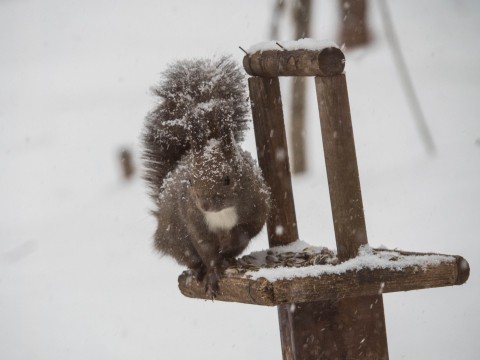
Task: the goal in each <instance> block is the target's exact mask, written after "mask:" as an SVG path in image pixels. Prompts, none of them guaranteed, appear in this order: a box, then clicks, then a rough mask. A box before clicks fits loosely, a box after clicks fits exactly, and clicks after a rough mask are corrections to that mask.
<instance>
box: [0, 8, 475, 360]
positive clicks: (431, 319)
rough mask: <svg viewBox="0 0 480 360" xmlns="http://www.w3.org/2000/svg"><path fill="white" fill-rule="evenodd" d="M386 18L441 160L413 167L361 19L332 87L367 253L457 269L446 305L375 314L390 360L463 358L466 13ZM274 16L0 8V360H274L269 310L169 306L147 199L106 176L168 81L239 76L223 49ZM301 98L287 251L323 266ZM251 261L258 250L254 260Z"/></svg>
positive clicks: (327, 231)
mask: <svg viewBox="0 0 480 360" xmlns="http://www.w3.org/2000/svg"><path fill="white" fill-rule="evenodd" d="M314 3H315V6H314V9H313V11H314V16H313V18H315V21H316V23H315V25H314V32H313V35H314V37H316V38H318V39H325V38H329V39H334V38H335V35H336V20H337V17H338V15H337V12H336V4H337V2H336V1H328V0H324V1H314ZM389 4H390V8H391V11H392V14H393V17H394V23H395V26H396V29H397V32H398V35H399V37H400V41H401V45H402V48H403V51H404V53H405V56H406V59H407V63H408V65H409V68H410V71H411V74H412V76H413V79H414V83H415V86H416V90H417V92H418V95H419V98H420V101H421V103H422V106H423V109H424V112H425V115H426V118H427V121H428V123H429V126H430V128H431V131H432V134H433V138H434V140H435V143H436V146H437V153H436V155H435V156H430V155H428V154H426V152H425V151H424V148H423V145H422V143H421V141H420V138H419V135H418V132H417V130H416V128H415V125H414V121H413V119H412V115H411V113H410V111H409V109H408V107H407V105H406V101H405V97H404V94H403V92H402V90H401V88H400V85H399V80H398V77H397V76H396V73H395V67H394V63H393V61H392V57H391V53H390V51H389V48H388V46H387V43H386V41H385V35H384V32H383V30H382V27H381V19H380V16H379V12H378V7H377V3H376V2H375V1H373V6H372V7H371V9H370V15H371V17H370V19H371V23H372V29H373V31H374V37H375V39H374V43H373V44H372V46H371V47H370V48H368V49H364V50H358V51H354V52H347V68H346V71H347V81H348V85H349V94H350V102H351V104H350V105H351V110H352V119H353V125H354V130H355V139H356V146H357V156H358V161H359V170H360V176H361V182H362V191H363V199H364V205H365V212H366V220H367V230H368V234H369V241H370V244H371V245H373V246H379V245H385V246H387V247H390V248H395V247H398V248H401V249H405V250H412V251H437V252H441V253H447V254H460V255H463V256H465V257H466V258H467V259H468V260H469V262H470V266H471V269H472V274H471V276H470V279H469V281H468V282H467V284H466V285H463V286H461V287H452V288H443V289H431V290H423V291H414V292H408V293H395V294H386V295H385V296H384V301H385V314H386V323H387V333H388V340H389V350H390V356H391V359H472V360H473V359H478V354H479V353H480V342H479V341H478V337H479V334H480V306H478V304H479V302H480V278H479V275H478V269H479V268H480V257H479V255H478V253H479V252H480V244H479V240H480V210H479V207H480V189H479V186H480V96H479V95H480V70H479V67H478V63H479V61H480V47H479V46H478V36H479V35H480V2H478V1H476V0H470V1H467V0H410V1H400V0H395V1H394V0H390V1H389ZM271 10H272V0H270V1H256V0H243V1H222V0H208V1H207V0H205V1H158V0H152V1H146V0H142V1H126V0H96V1H92V0H88V1H87V0H83V1H65V0H44V1H34V0H2V1H0V359H6V360H14V359H15V360H16V359H25V360H26V359H29V360H30V359H104V360H105V359H145V360H146V359H187V358H191V357H195V358H199V359H225V358H228V359H279V358H280V356H281V355H280V340H279V335H278V326H277V313H276V309H275V308H263V307H255V306H249V305H240V304H228V303H220V302H215V303H212V302H205V301H201V300H192V299H187V298H184V297H182V296H181V295H180V293H179V291H178V289H177V276H178V275H179V273H180V272H181V271H182V269H181V268H180V267H179V266H177V265H175V264H174V263H173V262H172V261H170V260H168V259H160V258H159V256H158V255H157V254H156V253H154V251H153V249H152V246H151V237H152V233H153V231H154V227H155V223H154V221H153V219H152V217H151V216H150V215H149V213H148V210H149V209H150V208H151V202H150V200H149V199H148V197H147V196H146V194H145V192H146V190H145V186H144V184H143V182H142V181H141V180H140V178H139V175H138V172H137V177H136V178H135V179H134V180H133V181H132V182H125V181H123V180H122V179H121V175H120V168H119V166H118V165H119V162H118V150H119V149H120V148H121V147H122V146H128V147H129V148H131V149H132V151H134V153H135V154H136V156H138V155H139V134H140V131H141V128H142V122H143V118H144V116H145V114H146V113H147V112H148V111H149V109H150V108H151V107H152V104H153V98H152V96H150V94H149V87H150V86H151V85H153V84H154V83H155V82H156V81H157V79H158V74H159V73H160V72H161V71H162V69H164V67H165V65H166V64H167V63H169V62H171V61H173V60H175V59H177V58H184V57H191V56H211V55H213V54H224V53H233V54H234V56H235V57H236V58H238V60H241V58H242V55H243V54H242V53H241V52H240V50H238V46H239V45H241V46H243V47H244V48H246V47H249V46H250V45H252V44H254V43H257V42H259V41H264V40H268V26H269V23H270V19H271ZM284 38H285V39H289V38H290V35H289V33H288V32H286V31H285V34H284ZM288 89H289V87H288V84H287V86H285V89H284V90H285V92H284V95H285V96H284V99H285V103H286V102H287V101H286V93H287V91H288ZM309 91H310V95H311V98H310V105H309V118H310V121H309V131H308V134H309V144H310V159H309V160H310V164H311V172H310V173H309V174H308V175H306V176H303V177H300V178H296V179H294V185H295V201H296V205H297V217H298V219H299V229H300V236H301V238H302V239H303V240H305V241H307V242H310V243H312V244H315V245H325V246H329V247H334V238H333V226H332V219H331V215H330V208H329V206H330V205H329V199H328V190H327V182H326V175H325V170H324V162H323V153H322V146H321V142H320V130H319V123H318V110H317V108H316V105H315V102H314V99H315V98H314V96H315V94H314V88H313V86H312V85H311V86H310V88H309ZM285 105H287V104H285ZM285 107H286V110H285V114H286V115H288V114H289V112H288V107H287V106H285ZM252 139H253V137H252V136H251V135H250V136H249V138H248V141H247V142H246V143H245V147H246V148H247V149H249V150H250V151H254V149H255V146H254V144H253V140H252ZM137 165H138V163H137ZM266 246H267V242H266V237H265V233H263V234H262V236H259V237H258V238H257V239H256V240H254V242H253V243H252V246H251V247H250V250H254V249H261V248H265V247H266Z"/></svg>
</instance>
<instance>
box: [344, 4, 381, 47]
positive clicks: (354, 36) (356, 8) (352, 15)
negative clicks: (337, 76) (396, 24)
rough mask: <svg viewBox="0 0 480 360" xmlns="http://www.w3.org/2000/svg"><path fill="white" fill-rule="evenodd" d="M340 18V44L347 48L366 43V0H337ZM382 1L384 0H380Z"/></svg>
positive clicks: (368, 36)
mask: <svg viewBox="0 0 480 360" xmlns="http://www.w3.org/2000/svg"><path fill="white" fill-rule="evenodd" d="M338 1H339V4H340V12H341V17H340V19H341V20H342V22H341V24H342V25H341V30H340V44H345V46H346V47H347V48H354V47H357V46H363V45H367V44H368V43H369V42H370V33H369V30H368V22H367V0H338ZM381 1H384V0H381Z"/></svg>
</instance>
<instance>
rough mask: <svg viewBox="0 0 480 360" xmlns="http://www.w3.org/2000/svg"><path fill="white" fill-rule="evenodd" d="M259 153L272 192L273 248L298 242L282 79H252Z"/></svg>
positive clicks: (270, 226)
mask: <svg viewBox="0 0 480 360" xmlns="http://www.w3.org/2000/svg"><path fill="white" fill-rule="evenodd" d="M248 86H249V90H250V100H251V103H252V115H253V126H254V129H255V141H256V143H257V154H258V162H259V165H260V168H261V169H262V171H263V176H264V178H265V181H266V182H267V184H268V186H270V189H271V192H272V204H271V209H270V215H269V218H268V219H267V231H268V242H269V244H270V246H271V247H272V246H279V245H287V244H289V243H291V242H293V241H296V240H297V239H298V231H297V218H296V215H295V204H294V202H293V192H292V180H291V175H290V165H289V160H288V148H287V137H286V134H285V122H284V119H283V109H282V97H281V94H280V84H279V81H278V78H264V77H251V78H250V79H248Z"/></svg>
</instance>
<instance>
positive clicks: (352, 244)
mask: <svg viewBox="0 0 480 360" xmlns="http://www.w3.org/2000/svg"><path fill="white" fill-rule="evenodd" d="M315 84H316V89H317V100H318V107H319V111H320V125H321V129H322V139H323V148H324V153H325V164H326V167H327V177H328V186H329V189H330V202H331V207H332V214H333V220H334V228H335V239H336V243H337V251H338V256H339V258H340V260H348V259H350V258H353V257H355V256H357V254H358V248H359V247H360V245H363V244H367V243H368V241H367V232H366V227H365V216H364V213H363V203H362V194H361V191H360V180H359V176H358V167H357V158H356V154H355V142H354V138H353V130H352V120H351V116H350V105H349V101H348V92H347V84H346V80H345V75H344V74H339V75H333V76H325V77H320V76H317V77H315ZM328 303H329V302H325V303H323V304H322V309H323V310H321V315H322V316H323V317H329V321H328V325H329V326H328V327H327V329H325V331H327V332H331V334H323V333H324V332H325V331H324V332H322V334H319V336H324V337H325V339H326V340H328V341H334V344H335V346H329V351H332V350H333V349H336V350H337V351H338V353H337V355H338V356H339V357H340V358H345V359H388V347H387V334H386V328H385V315H384V310H383V298H382V295H381V294H380V295H373V296H361V297H356V298H349V299H343V300H340V301H338V302H336V303H330V305H329V306H327V304H328ZM308 311H315V310H314V309H313V308H311V309H307V314H308ZM339 328H342V329H343V330H341V331H339Z"/></svg>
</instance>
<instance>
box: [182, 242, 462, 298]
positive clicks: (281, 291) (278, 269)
mask: <svg viewBox="0 0 480 360" xmlns="http://www.w3.org/2000/svg"><path fill="white" fill-rule="evenodd" d="M262 255H263V256H264V257H265V258H266V257H268V256H271V255H266V256H265V254H261V255H260V256H262ZM277 255H278V254H273V256H277ZM373 255H374V256H376V257H377V258H378V259H379V261H374V262H373V263H371V264H370V265H369V264H368V263H369V262H372V261H371V260H372V257H370V258H368V259H365V256H363V255H360V256H359V257H358V258H356V259H355V258H354V259H351V260H349V261H346V262H343V263H340V264H336V265H334V264H328V263H327V264H324V265H306V266H302V265H301V266H298V265H297V264H295V265H297V266H295V265H294V264H291V265H290V266H284V265H281V266H275V265H273V266H272V264H271V263H270V264H269V263H268V262H267V260H266V259H264V261H263V263H262V264H260V265H258V264H257V265H255V261H254V262H253V264H252V265H251V266H248V265H245V261H244V260H243V261H241V263H240V264H238V265H237V266H235V267H230V268H228V269H227V271H226V273H227V275H226V276H224V277H222V278H221V280H220V293H219V295H218V296H217V297H216V298H215V300H218V301H230V302H239V303H245V304H255V305H265V306H275V305H281V304H293V303H303V302H313V301H324V300H336V299H343V298H349V297H359V296H368V295H379V294H383V293H389V292H396V291H410V290H419V289H427V288H434V287H442V286H451V285H461V284H463V283H465V282H466V281H467V279H468V277H469V273H470V267H469V265H468V262H467V261H466V260H465V259H464V258H462V257H461V256H450V255H441V254H425V253H411V252H404V251H397V250H394V251H391V250H384V249H372V256H373ZM302 256H303V255H302V254H301V253H300V254H299V253H297V254H294V255H293V256H292V258H302ZM249 257H250V258H251V257H252V256H251V255H247V256H246V257H244V258H243V259H248V258H249ZM257 257H258V255H257ZM373 259H375V258H374V257H373ZM258 260H259V259H256V261H257V263H258ZM261 260H262V259H260V261H261ZM332 262H333V263H335V259H333V261H332ZM306 263H308V261H306ZM249 268H253V269H254V270H249ZM299 269H300V270H299ZM293 272H295V273H296V274H298V275H296V277H293V278H290V277H289V273H293ZM302 274H303V275H302ZM309 274H310V275H309ZM260 275H264V276H260ZM285 276H287V277H288V278H283V277H285ZM178 282H179V288H180V290H181V292H182V293H183V294H184V295H185V296H188V297H192V298H201V299H209V298H208V297H207V296H206V295H205V286H204V284H202V283H198V282H197V281H196V280H195V279H194V278H193V277H192V276H191V275H190V273H189V272H188V271H185V272H184V273H183V274H181V275H180V277H179V278H178ZM210 300H211V299H210Z"/></svg>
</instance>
